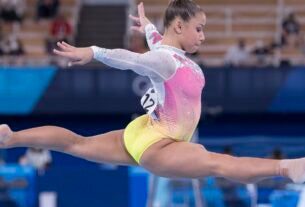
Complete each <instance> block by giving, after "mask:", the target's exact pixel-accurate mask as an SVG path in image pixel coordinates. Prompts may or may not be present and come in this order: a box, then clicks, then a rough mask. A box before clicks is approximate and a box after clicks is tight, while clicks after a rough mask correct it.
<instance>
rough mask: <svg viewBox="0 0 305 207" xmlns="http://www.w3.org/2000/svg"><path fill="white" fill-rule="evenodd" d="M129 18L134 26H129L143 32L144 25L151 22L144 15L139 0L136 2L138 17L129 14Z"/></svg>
mask: <svg viewBox="0 0 305 207" xmlns="http://www.w3.org/2000/svg"><path fill="white" fill-rule="evenodd" d="M129 18H130V19H131V20H132V21H133V22H134V23H135V26H131V29H132V30H134V31H138V32H140V33H145V31H144V29H145V26H146V25H148V24H151V22H150V21H149V20H148V19H147V17H146V16H145V10H144V4H143V2H141V3H140V4H138V17H135V16H132V15H131V14H130V15H129Z"/></svg>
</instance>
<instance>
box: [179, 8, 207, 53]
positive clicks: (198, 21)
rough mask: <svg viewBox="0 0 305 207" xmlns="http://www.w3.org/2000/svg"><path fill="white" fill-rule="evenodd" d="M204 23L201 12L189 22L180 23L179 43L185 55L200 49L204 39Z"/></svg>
mask: <svg viewBox="0 0 305 207" xmlns="http://www.w3.org/2000/svg"><path fill="white" fill-rule="evenodd" d="M205 23H206V16H205V14H204V13H203V12H198V13H197V14H196V15H195V16H194V17H192V18H191V19H189V21H181V31H180V32H181V33H180V35H179V42H180V44H181V47H182V49H183V50H185V51H186V52H187V53H194V52H197V51H198V49H199V48H200V45H201V44H202V43H203V41H204V39H205V36H204V32H203V28H204V26H205Z"/></svg>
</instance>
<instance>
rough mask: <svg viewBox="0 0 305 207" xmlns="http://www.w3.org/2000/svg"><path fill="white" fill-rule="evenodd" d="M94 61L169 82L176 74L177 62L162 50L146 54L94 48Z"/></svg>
mask: <svg viewBox="0 0 305 207" xmlns="http://www.w3.org/2000/svg"><path fill="white" fill-rule="evenodd" d="M91 49H92V50H93V54H94V59H96V60H98V61H100V62H102V63H104V64H106V65H108V66H110V67H113V68H117V69H121V70H128V69H130V70H132V71H134V72H136V73H137V74H139V75H142V76H148V77H150V78H157V79H162V80H167V79H168V78H170V77H171V76H172V75H173V74H174V73H175V68H176V65H175V62H174V60H173V58H172V57H171V55H170V54H169V53H167V52H164V51H161V50H154V51H149V52H146V53H144V54H140V53H135V52H131V51H129V50H125V49H106V48H100V47H96V46H92V47H91Z"/></svg>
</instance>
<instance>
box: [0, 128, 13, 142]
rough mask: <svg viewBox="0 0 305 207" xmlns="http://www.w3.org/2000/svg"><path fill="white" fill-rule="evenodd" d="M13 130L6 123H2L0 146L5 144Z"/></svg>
mask: <svg viewBox="0 0 305 207" xmlns="http://www.w3.org/2000/svg"><path fill="white" fill-rule="evenodd" d="M12 134H13V132H12V130H11V129H10V127H9V126H8V125H6V124H1V125H0V146H5V144H6V142H7V141H8V140H9V139H10V138H11V136H12Z"/></svg>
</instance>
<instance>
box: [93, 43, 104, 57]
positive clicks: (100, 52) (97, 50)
mask: <svg viewBox="0 0 305 207" xmlns="http://www.w3.org/2000/svg"><path fill="white" fill-rule="evenodd" d="M90 48H91V50H92V52H93V58H94V59H95V60H99V59H101V58H103V57H104V56H105V54H106V48H102V47H97V46H95V45H93V46H91V47H90Z"/></svg>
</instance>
